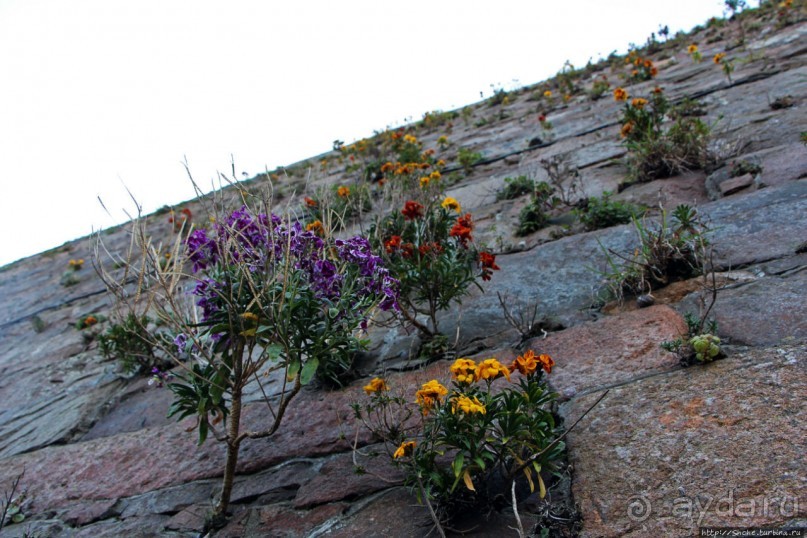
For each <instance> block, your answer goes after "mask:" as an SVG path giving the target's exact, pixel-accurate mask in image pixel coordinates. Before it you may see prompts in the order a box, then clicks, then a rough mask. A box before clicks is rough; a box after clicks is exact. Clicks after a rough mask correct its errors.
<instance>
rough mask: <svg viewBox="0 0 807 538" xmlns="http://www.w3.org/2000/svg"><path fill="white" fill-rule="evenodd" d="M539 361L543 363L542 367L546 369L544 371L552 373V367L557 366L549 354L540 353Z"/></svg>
mask: <svg viewBox="0 0 807 538" xmlns="http://www.w3.org/2000/svg"><path fill="white" fill-rule="evenodd" d="M538 362H539V363H540V364H541V368H543V369H544V372H546V373H548V374H551V373H552V367H553V366H555V361H553V360H552V357H550V356H549V355H544V354H541V355H538Z"/></svg>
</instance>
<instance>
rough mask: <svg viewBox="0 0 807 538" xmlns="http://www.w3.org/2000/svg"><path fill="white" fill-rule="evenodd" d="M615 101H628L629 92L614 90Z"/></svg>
mask: <svg viewBox="0 0 807 538" xmlns="http://www.w3.org/2000/svg"><path fill="white" fill-rule="evenodd" d="M614 100H616V101H627V100H628V92H626V91H625V89H624V88H621V87H620V88H617V89H615V90H614Z"/></svg>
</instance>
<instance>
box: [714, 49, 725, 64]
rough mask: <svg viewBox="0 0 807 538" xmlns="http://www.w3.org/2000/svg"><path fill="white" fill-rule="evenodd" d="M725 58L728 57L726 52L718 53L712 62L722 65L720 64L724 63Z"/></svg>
mask: <svg viewBox="0 0 807 538" xmlns="http://www.w3.org/2000/svg"><path fill="white" fill-rule="evenodd" d="M725 57H726V53H725V52H718V53H717V54H715V57H714V58H712V61H713V62H714V63H716V64H720V62H722V61H723V58H725Z"/></svg>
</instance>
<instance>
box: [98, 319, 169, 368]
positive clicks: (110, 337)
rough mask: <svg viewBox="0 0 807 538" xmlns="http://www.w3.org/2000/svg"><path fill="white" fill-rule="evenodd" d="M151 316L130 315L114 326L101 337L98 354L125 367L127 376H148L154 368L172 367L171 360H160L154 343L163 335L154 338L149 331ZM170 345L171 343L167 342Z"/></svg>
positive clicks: (165, 338) (166, 338)
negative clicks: (136, 374) (132, 374)
mask: <svg viewBox="0 0 807 538" xmlns="http://www.w3.org/2000/svg"><path fill="white" fill-rule="evenodd" d="M151 321H152V320H151V319H150V318H149V317H148V316H137V315H135V314H132V313H129V314H128V315H127V316H126V318H124V319H123V320H122V321H121V322H120V323H113V324H112V325H111V326H110V327H109V328H108V329H107V330H106V332H104V333H101V334H99V335H98V338H97V339H98V350H99V351H100V352H101V355H103V356H104V357H105V358H106V359H108V360H115V361H119V362H120V363H121V366H122V367H123V370H124V372H126V373H130V374H131V373H138V374H141V375H142V374H148V373H152V371H153V369H154V368H158V369H160V370H162V369H165V368H168V367H170V366H171V363H172V361H171V360H170V359H169V358H164V357H163V358H161V357H158V355H157V353H156V351H157V349H158V348H157V346H155V345H154V343H153V342H154V339H155V338H158V337H162V338H163V339H164V340H170V338H168V337H166V336H163V335H155V334H152V332H151V331H149V330H148V325H149V324H150V323H151ZM164 345H168V341H165V342H164Z"/></svg>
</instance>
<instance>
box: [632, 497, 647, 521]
mask: <svg viewBox="0 0 807 538" xmlns="http://www.w3.org/2000/svg"><path fill="white" fill-rule="evenodd" d="M651 508H652V507H651V506H650V501H648V500H647V499H645V498H644V497H640V496H634V497H631V498H630V499H628V518H630V520H631V521H636V522H638V523H641V522H642V521H644V520H646V519H647V518H649V517H650V512H651V511H652V510H651Z"/></svg>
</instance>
